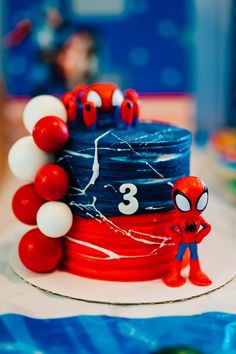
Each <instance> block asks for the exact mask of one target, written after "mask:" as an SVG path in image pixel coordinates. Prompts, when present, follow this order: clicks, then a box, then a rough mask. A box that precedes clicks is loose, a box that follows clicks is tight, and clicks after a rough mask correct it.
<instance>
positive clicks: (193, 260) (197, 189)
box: [163, 176, 212, 287]
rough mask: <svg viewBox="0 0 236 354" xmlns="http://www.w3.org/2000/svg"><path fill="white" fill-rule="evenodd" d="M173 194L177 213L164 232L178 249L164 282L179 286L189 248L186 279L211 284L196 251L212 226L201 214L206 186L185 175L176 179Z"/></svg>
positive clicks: (197, 179)
mask: <svg viewBox="0 0 236 354" xmlns="http://www.w3.org/2000/svg"><path fill="white" fill-rule="evenodd" d="M172 197H173V202H174V205H175V208H176V209H177V213H178V216H177V218H176V219H175V220H173V221H172V222H171V224H170V225H169V226H168V227H167V228H166V233H167V235H168V236H170V237H171V238H172V240H173V241H174V242H175V244H176V245H177V246H178V251H177V255H176V259H175V261H174V264H173V267H172V269H171V271H170V272H169V273H168V274H167V275H165V277H164V278H163V282H164V283H165V284H166V285H168V286H170V287H178V286H181V285H183V284H184V283H185V281H186V279H185V278H184V277H182V276H181V270H182V264H183V256H184V254H185V251H186V250H187V249H189V251H190V273H189V280H190V281H191V283H193V284H195V285H198V286H207V285H210V284H211V283H212V282H211V280H210V279H209V278H208V276H207V275H206V274H204V273H203V272H202V270H201V267H200V263H199V259H198V252H197V244H198V243H200V242H201V241H202V240H203V239H204V237H206V236H207V235H208V234H209V232H210V231H211V226H210V225H209V224H208V223H207V222H206V221H205V220H204V219H203V217H202V216H201V213H202V212H203V210H204V209H205V208H206V206H207V202H208V188H207V186H206V185H205V183H204V182H203V181H202V180H201V179H200V178H198V177H193V176H189V177H184V178H181V179H179V180H178V181H177V182H176V183H175V185H174V187H173V193H172Z"/></svg>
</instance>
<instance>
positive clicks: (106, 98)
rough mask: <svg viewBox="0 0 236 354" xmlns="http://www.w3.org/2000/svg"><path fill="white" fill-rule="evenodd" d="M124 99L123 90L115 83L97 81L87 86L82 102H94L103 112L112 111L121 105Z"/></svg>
mask: <svg viewBox="0 0 236 354" xmlns="http://www.w3.org/2000/svg"><path fill="white" fill-rule="evenodd" d="M123 100H124V96H123V94H122V92H121V91H120V90H119V89H118V86H117V85H115V84H112V83H111V84H109V83H108V84H107V83H97V84H93V85H90V86H88V87H86V89H85V92H84V94H83V97H82V103H85V102H93V103H94V104H95V106H96V107H97V108H101V110H102V111H103V112H110V111H112V110H113V109H114V108H115V107H118V106H120V105H121V103H122V101H123Z"/></svg>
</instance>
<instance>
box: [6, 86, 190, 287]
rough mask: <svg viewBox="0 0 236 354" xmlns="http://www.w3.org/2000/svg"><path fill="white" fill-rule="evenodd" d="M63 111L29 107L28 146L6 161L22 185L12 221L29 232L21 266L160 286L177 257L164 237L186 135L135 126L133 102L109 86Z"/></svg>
mask: <svg viewBox="0 0 236 354" xmlns="http://www.w3.org/2000/svg"><path fill="white" fill-rule="evenodd" d="M62 102H63V104H62ZM62 102H60V101H59V100H58V99H56V98H55V97H53V96H38V97H36V98H34V99H32V100H31V101H30V102H29V103H28V104H27V106H26V108H25V112H24V122H25V126H26V128H27V129H28V131H29V132H30V133H31V134H32V136H28V137H25V138H22V139H20V140H19V141H18V142H17V143H16V144H15V145H14V146H13V147H12V149H11V151H10V153H9V164H10V167H11V169H12V171H13V173H14V174H15V175H16V176H17V177H19V178H21V179H23V180H26V181H27V182H28V184H27V185H25V186H23V187H21V188H20V189H19V190H18V191H17V192H16V194H15V196H14V198H13V211H14V213H15V215H16V216H17V218H18V219H19V220H21V221H23V222H24V223H27V224H30V225H36V226H37V227H36V228H34V229H32V230H31V231H29V232H28V233H26V234H25V235H24V236H23V238H22V239H21V241H20V244H19V256H20V259H21V261H22V263H23V264H24V265H25V266H26V267H27V268H29V269H30V270H32V271H36V272H48V271H52V270H53V269H56V268H58V269H60V270H61V271H67V272H70V273H73V274H76V275H79V276H82V277H87V278H94V279H99V280H111V281H124V282H127V281H128V282H129V281H144V280H151V279H158V278H161V277H163V276H164V275H165V274H166V273H168V272H169V271H170V269H171V267H172V265H173V262H174V260H175V256H176V253H177V246H176V244H175V243H174V242H173V241H172V239H171V238H170V237H169V236H167V234H166V231H165V230H166V225H167V223H168V222H170V220H171V219H172V218H173V219H174V218H175V213H176V211H175V210H174V208H173V202H172V187H173V185H174V183H175V182H176V181H177V180H178V179H180V178H181V177H184V176H188V175H189V164H190V145H191V133H190V132H189V131H187V130H185V129H182V128H178V127H175V126H172V125H167V124H162V123H152V122H147V123H141V122H138V118H139V107H138V105H139V101H138V95H137V94H136V92H135V91H134V90H127V91H126V93H125V95H123V94H122V93H121V91H120V90H119V89H118V87H117V86H116V85H114V84H94V85H90V86H88V87H83V86H78V87H77V88H76V89H75V90H74V91H73V92H72V93H67V94H65V95H64V97H63V99H62Z"/></svg>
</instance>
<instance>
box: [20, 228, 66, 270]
mask: <svg viewBox="0 0 236 354" xmlns="http://www.w3.org/2000/svg"><path fill="white" fill-rule="evenodd" d="M18 252H19V256H20V259H21V262H22V263H23V264H24V265H25V267H26V268H28V269H30V270H32V271H33V272H37V273H46V272H50V271H52V270H54V269H55V268H56V267H57V265H58V264H59V262H60V260H61V257H62V241H61V239H59V238H50V237H47V236H45V235H44V234H43V233H42V232H41V231H40V230H39V229H38V228H35V229H33V230H30V231H28V232H27V233H26V234H25V235H24V236H23V237H22V239H21V241H20V243H19V248H18Z"/></svg>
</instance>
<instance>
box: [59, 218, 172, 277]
mask: <svg viewBox="0 0 236 354" xmlns="http://www.w3.org/2000/svg"><path fill="white" fill-rule="evenodd" d="M174 217H175V212H174V211H172V212H168V213H163V214H145V215H133V216H116V217H111V218H106V219H104V220H103V219H84V218H81V217H74V223H73V226H72V228H71V230H70V232H69V233H68V234H67V236H65V237H64V246H63V260H62V267H63V269H65V270H67V271H68V272H70V273H73V274H77V275H80V276H83V277H87V278H94V279H99V280H111V281H124V282H126V281H127V282H130V281H144V280H152V279H157V278H160V277H162V276H163V275H164V274H165V273H167V272H168V271H169V270H170V267H171V265H172V262H173V261H174V258H175V255H176V246H175V245H174V244H173V242H172V241H171V240H170V239H169V238H168V237H167V236H166V235H165V227H166V225H167V222H168V221H170V218H174Z"/></svg>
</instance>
